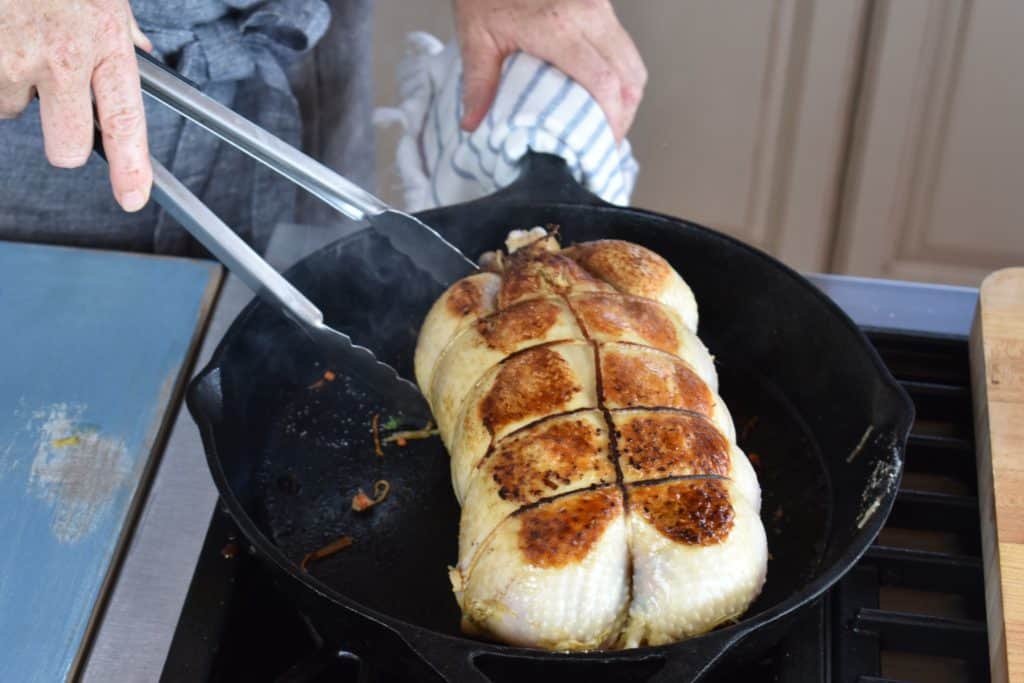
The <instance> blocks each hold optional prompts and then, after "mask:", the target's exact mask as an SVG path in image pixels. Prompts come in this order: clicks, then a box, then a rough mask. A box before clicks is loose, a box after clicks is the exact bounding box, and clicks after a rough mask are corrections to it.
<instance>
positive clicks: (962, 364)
mask: <svg viewBox="0 0 1024 683" xmlns="http://www.w3.org/2000/svg"><path fill="white" fill-rule="evenodd" d="M869 337H870V338H871V340H872V342H873V343H874V344H875V347H876V348H877V349H878V351H879V353H881V355H882V357H883V359H884V360H885V362H886V364H887V365H888V366H889V369H890V370H891V371H892V373H893V375H895V376H896V378H897V379H898V380H900V382H901V383H902V384H903V386H904V387H905V388H906V389H907V391H908V392H909V393H910V395H911V397H912V398H913V400H914V404H915V406H916V408H917V420H916V422H915V424H914V428H913V431H912V432H911V436H910V441H909V444H908V447H907V452H906V467H905V474H904V478H903V483H902V486H901V488H900V491H899V494H898V496H897V498H896V504H895V507H894V508H893V512H892V515H891V517H890V518H889V521H888V524H887V525H886V527H885V528H884V529H883V530H882V533H881V535H880V536H879V539H878V541H877V542H876V543H875V544H874V545H873V546H872V547H871V548H870V549H869V550H868V552H867V553H866V555H865V556H864V558H863V559H862V560H861V561H860V562H859V563H858V564H857V565H856V566H855V567H854V568H853V570H851V571H850V573H849V574H848V575H847V576H846V578H844V579H843V581H841V582H840V583H839V584H838V586H836V587H835V588H834V589H833V590H832V591H831V592H830V593H829V594H828V595H826V596H825V597H824V598H822V599H821V600H819V601H818V602H817V603H815V604H814V605H813V606H812V607H810V608H809V609H808V610H807V611H806V612H805V613H804V615H803V616H802V617H801V618H800V619H799V621H798V622H797V623H796V624H795V626H794V628H793V629H792V631H791V632H790V634H789V635H788V636H787V637H786V639H785V640H783V641H782V642H781V643H779V645H778V646H777V647H775V648H774V649H773V650H772V651H771V653H770V654H769V655H768V656H767V657H765V658H763V659H762V660H760V661H758V662H755V663H754V664H751V665H748V666H745V667H743V668H742V669H739V670H735V669H734V670H728V669H724V670H721V671H718V672H716V673H715V674H713V675H712V676H711V677H710V679H708V683H721V682H724V681H747V682H750V683H760V682H762V681H764V682H768V681H771V682H772V683H807V682H819V681H820V682H822V683H825V682H827V683H899V682H910V681H922V682H924V681H927V682H928V683H944V682H946V681H950V682H952V681H957V682H960V681H972V682H974V681H988V680H989V669H988V638H987V634H986V628H985V600H984V584H983V580H984V576H983V569H982V564H981V540H980V530H979V517H978V502H977V474H976V470H975V457H974V435H973V429H972V424H973V418H972V412H971V392H970V368H969V363H968V356H967V343H966V341H964V340H962V339H947V338H937V337H921V336H910V335H901V334H891V333H869ZM243 547H244V543H243V541H242V540H241V539H240V538H239V537H238V532H237V530H236V529H235V528H234V526H233V524H232V522H231V521H230V519H229V518H228V517H227V515H226V514H224V513H223V512H222V511H221V510H219V509H218V510H217V512H216V513H215V514H214V518H213V520H212V522H211V525H210V529H209V532H208V533H207V537H206V541H205V543H204V546H203V549H202V552H201V554H200V557H199V562H198V565H197V567H196V572H195V575H194V577H193V580H192V585H191V588H190V590H189V593H188V596H187V598H186V601H185V605H184V608H183V610H182V615H181V619H180V621H179V623H178V627H177V630H176V632H175V636H174V641H173V642H172V644H171V649H170V652H169V654H168V658H167V663H166V665H165V667H164V672H163V680H165V681H175V682H176V681H211V682H212V681H239V680H244V681H280V682H282V683H284V682H288V683H291V682H295V683H298V682H303V683H319V682H320V681H335V682H340V681H359V682H360V683H362V681H366V680H368V677H367V676H366V672H365V670H364V669H363V668H362V667H361V665H360V660H359V657H358V651H360V650H362V648H360V647H354V648H353V650H356V653H355V654H352V653H348V652H342V653H339V652H338V650H337V649H336V648H333V647H330V646H328V645H327V644H325V643H323V642H321V640H320V638H319V637H318V636H317V634H316V631H315V629H313V628H312V626H311V625H310V624H308V623H307V622H306V620H305V619H304V618H303V616H302V615H301V614H299V613H298V612H297V611H296V610H295V609H294V608H293V607H291V606H290V605H289V603H288V602H287V601H285V600H284V599H283V598H281V597H279V596H278V593H277V592H276V590H274V588H273V587H272V586H271V585H270V582H269V578H268V577H267V576H266V574H265V573H264V572H263V570H262V569H261V567H260V566H259V564H258V562H257V561H256V560H254V559H253V558H250V557H249V556H248V554H247V553H245V552H244V550H243ZM370 648H372V644H368V645H367V651H368V649H370ZM364 654H365V651H364ZM725 666H728V662H726V663H725ZM418 671H419V670H418ZM522 673H523V672H521V671H508V672H505V676H504V677H503V676H502V672H493V671H488V674H489V675H491V676H492V677H493V678H494V680H495V682H496V683H503V682H504V681H506V680H507V681H513V680H518V679H521V676H522ZM530 677H531V678H533V679H537V676H536V675H534V674H531V676H530ZM560 679H561V680H563V681H564V680H565V677H564V676H561V675H560ZM408 680H416V681H419V680H423V675H422V673H421V672H418V673H416V674H412V673H410V675H409V677H408Z"/></svg>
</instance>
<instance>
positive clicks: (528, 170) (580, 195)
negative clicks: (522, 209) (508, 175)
mask: <svg viewBox="0 0 1024 683" xmlns="http://www.w3.org/2000/svg"><path fill="white" fill-rule="evenodd" d="M520 165H521V166H522V169H523V170H522V172H521V173H520V174H519V177H518V178H516V180H515V182H513V183H512V184H511V185H509V186H508V187H505V188H502V189H501V190H498V191H497V192H495V193H494V194H492V195H490V196H489V197H487V198H486V199H487V201H488V202H509V203H513V202H516V203H518V202H542V203H550V204H582V205H590V206H613V205H612V204H609V203H608V202H606V201H604V200H603V199H601V198H600V197H598V196H597V195H596V194H594V193H592V192H590V191H589V190H587V189H586V188H584V187H583V186H582V185H580V184H579V183H578V182H576V179H575V178H573V176H572V172H570V171H569V165H568V164H567V163H566V162H565V159H563V158H562V157H560V156H558V155H556V154H547V153H544V152H534V151H529V152H527V153H526V156H524V157H523V160H522V161H521V162H520Z"/></svg>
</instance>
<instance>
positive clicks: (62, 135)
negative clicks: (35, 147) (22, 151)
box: [39, 71, 94, 168]
mask: <svg viewBox="0 0 1024 683" xmlns="http://www.w3.org/2000/svg"><path fill="white" fill-rule="evenodd" d="M56 80H57V79H53V78H51V79H49V80H47V81H45V82H43V83H40V84H39V118H40V121H41V122H42V127H43V146H44V148H45V150H46V158H47V159H48V160H49V161H50V163H51V164H53V165H54V166H57V167H58V168H77V167H79V166H81V165H82V164H84V163H85V162H86V160H87V159H88V158H89V154H91V153H92V141H93V135H94V132H93V125H92V98H91V97H90V94H89V74H88V72H85V71H78V72H76V73H74V74H67V75H62V76H61V77H60V79H59V80H60V82H59V83H58V82H56Z"/></svg>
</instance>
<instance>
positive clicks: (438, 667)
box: [188, 154, 913, 681]
mask: <svg viewBox="0 0 1024 683" xmlns="http://www.w3.org/2000/svg"><path fill="white" fill-rule="evenodd" d="M420 217H421V218H422V219H423V220H424V221H426V222H427V223H428V224H429V225H431V226H433V227H434V228H436V229H437V230H439V231H440V232H441V233H442V234H443V235H445V236H446V237H447V238H448V239H449V240H450V241H452V242H453V243H454V244H456V245H457V246H458V247H460V248H461V249H462V250H463V251H464V252H465V253H466V254H469V255H471V256H476V255H479V254H480V253H481V252H483V251H486V250H490V249H495V248H497V247H499V246H500V245H501V244H502V243H503V240H504V237H505V235H506V233H507V232H508V230H510V229H512V228H528V227H531V226H535V225H546V224H551V223H553V224H557V225H558V226H559V227H560V230H561V236H562V241H563V243H565V244H568V243H572V242H579V241H585V240H592V239H597V238H619V239H625V240H630V241H633V242H637V243H639V244H642V245H645V246H647V247H649V248H651V249H653V250H654V251H656V252H658V253H659V254H661V255H662V256H664V257H665V258H666V259H668V260H669V262H671V263H672V265H673V266H674V267H675V268H676V269H677V270H678V271H679V273H680V274H681V275H682V276H683V277H684V278H685V280H686V281H687V282H688V283H689V285H690V286H691V287H692V289H693V291H694V294H695V295H696V297H697V301H698V304H699V309H700V329H699V333H700V335H701V337H702V339H703V340H704V342H705V343H706V344H707V346H708V347H709V348H710V350H711V351H712V353H713V354H714V355H715V357H716V360H717V363H718V366H719V373H720V377H721V393H722V395H723V397H724V399H725V401H726V403H727V404H728V405H729V406H730V408H731V410H732V412H733V414H734V418H735V421H736V425H737V431H738V433H739V434H740V435H741V436H740V442H741V446H743V447H744V449H746V450H747V452H748V453H754V454H756V458H755V460H756V461H757V462H758V463H759V465H758V474H759V478H760V481H761V486H762V489H763V495H764V504H763V507H762V518H763V520H764V523H765V527H766V530H767V532H768V538H769V550H770V553H771V559H770V561H769V564H768V580H767V583H766V584H765V587H764V590H763V592H762V594H761V596H760V597H759V598H758V599H757V601H756V602H755V603H754V605H753V606H752V607H751V609H750V610H749V611H748V612H747V614H746V615H745V616H744V617H743V618H742V619H740V620H739V621H738V622H737V623H735V624H732V625H729V626H725V627H723V628H719V629H717V630H715V631H713V632H711V633H709V634H707V635H704V636H701V637H699V638H693V639H690V640H686V641H683V642H680V643H676V644H674V645H667V646H662V647H652V648H640V649H636V650H627V651H618V652H593V653H576V654H568V653H557V652H546V651H540V650H531V649H523V648H514V647H507V646H504V645H499V644H494V643H489V642H483V641H479V640H474V639H471V638H468V637H465V636H463V635H462V634H461V633H460V630H459V613H458V608H457V606H456V604H455V600H454V598H453V596H452V593H451V588H450V585H449V582H448V578H447V573H446V568H447V566H448V565H450V564H453V563H454V562H455V560H456V551H457V530H458V514H459V511H458V506H457V504H456V502H455V497H454V495H453V493H452V490H451V484H450V479H449V470H448V456H447V454H446V453H445V451H444V449H443V447H442V446H441V443H440V441H439V440H437V439H432V440H428V441H413V442H410V443H409V445H408V446H407V447H405V448H402V449H399V448H396V447H394V446H391V447H388V448H387V451H386V454H385V456H384V457H383V458H380V457H377V456H376V455H374V450H373V445H372V439H371V432H370V423H371V419H372V417H373V415H374V414H375V413H376V412H377V409H376V408H375V406H374V401H373V399H372V394H371V393H368V392H367V391H366V390H365V388H362V387H358V386H356V385H355V384H354V383H353V381H351V380H349V379H348V378H347V377H346V376H345V375H344V368H330V369H332V370H334V371H335V372H336V373H337V374H338V377H337V379H336V380H335V381H333V382H317V380H318V379H320V378H321V377H322V375H323V372H324V370H325V368H324V367H322V366H320V365H318V364H317V363H318V361H317V360H315V359H316V358H318V357H319V356H318V355H317V354H316V353H315V352H314V350H313V349H312V348H311V347H310V346H309V342H308V340H307V339H306V338H305V337H304V335H303V334H302V333H301V331H300V330H298V329H297V328H296V327H295V326H294V325H292V324H291V323H289V322H288V321H287V320H284V319H283V318H281V316H280V315H279V314H278V313H277V312H276V311H273V310H271V309H269V308H268V307H266V306H265V305H263V304H262V303H260V302H259V301H253V302H252V303H251V304H250V305H249V306H248V307H247V308H246V309H245V310H244V311H243V312H242V313H241V314H240V315H239V317H238V319H237V320H236V321H235V322H234V324H233V325H232V327H231V329H230V330H229V331H228V332H227V334H226V335H225V337H224V339H223V341H222V342H221V344H220V346H219V347H218V349H217V351H216V352H215V354H214V356H213V358H212V360H211V361H210V363H209V365H208V366H207V367H206V368H205V369H204V370H203V371H202V372H201V373H200V375H199V376H198V377H197V378H196V379H195V380H194V381H193V382H192V384H191V386H190V387H189V391H188V406H189V409H190V410H191V412H192V414H193V416H194V417H195V419H196V422H197V423H198V425H199V428H200V431H201V433H202V438H203V443H204V446H205V449H206V453H207V459H208V462H209V466H210V470H211V472H212V473H213V477H214V480H215V481H216V483H217V486H218V488H219V489H220V493H221V497H222V500H223V503H224V505H225V506H226V508H227V509H228V511H229V512H230V513H231V515H232V516H233V517H234V518H235V520H236V521H237V523H238V525H239V527H240V528H241V529H242V531H243V533H244V534H245V535H246V536H247V537H248V540H249V541H250V543H251V546H252V549H253V552H255V553H256V554H257V555H259V556H261V557H262V558H264V559H265V560H266V561H267V562H268V563H269V565H270V566H271V567H272V568H273V569H274V572H273V573H274V575H275V576H276V578H277V581H278V583H279V585H280V586H281V587H283V588H284V589H285V590H287V591H288V592H290V593H291V595H293V596H294V598H295V599H296V600H297V601H298V604H299V605H300V606H301V608H302V609H303V610H304V611H305V612H306V613H307V614H308V615H309V616H310V618H311V619H312V621H313V622H314V624H316V625H317V627H318V628H319V629H321V631H322V632H325V633H327V634H329V637H330V638H333V639H336V641H335V642H342V643H356V644H358V645H359V646H360V647H362V648H363V649H364V651H370V652H371V653H372V657H371V658H372V659H373V661H374V662H375V663H376V664H377V665H379V667H380V669H381V671H382V673H383V675H387V674H388V673H389V671H390V674H391V675H392V676H397V677H398V680H426V678H427V677H428V676H433V677H434V678H437V677H438V676H437V675H439V677H440V678H441V679H443V680H448V681H487V680H524V679H531V678H532V679H537V680H544V679H558V680H562V681H565V680H588V681H598V680H649V681H696V680H698V679H699V678H701V677H702V675H703V674H704V673H705V672H707V671H708V670H709V669H710V668H711V667H712V665H713V664H716V663H720V662H719V660H722V659H723V658H724V660H725V661H726V662H727V663H728V664H736V663H739V662H742V661H745V660H749V659H750V658H752V657H757V656H759V655H760V654H762V653H763V652H764V651H765V650H767V649H768V648H769V647H770V646H771V645H773V644H774V643H775V642H777V640H778V639H779V638H780V637H781V636H782V634H783V633H784V629H785V628H786V626H787V625H788V622H789V621H790V620H791V618H792V617H793V616H794V613H795V612H796V610H798V609H799V608H800V607H802V606H804V605H806V604H807V603H809V602H811V601H813V600H814V599H815V598H817V597H818V596H819V595H821V594H822V593H823V592H824V591H825V590H826V589H828V588H829V587H830V586H831V585H832V584H833V583H835V582H836V581H837V580H838V579H839V578H840V577H842V576H843V574H844V573H845V572H846V571H847V570H848V569H849V568H850V567H851V566H852V565H853V564H854V563H855V562H856V561H857V559H858V558H859V557H860V556H861V554H862V553H863V552H864V551H865V549H866V548H867V547H868V545H869V544H870V543H871V542H872V540H873V539H874V538H875V536H876V534H877V533H878V531H879V529H880V528H881V526H882V524H883V523H884V520H885V518H886V516H887V515H888V513H889V510H890V508H891V506H892V502H893V498H894V496H895V493H896V489H897V487H898V484H899V479H900V475H901V472H902V452H903V448H904V445H905V442H906V437H907V433H908V430H909V428H910V424H911V421H912V419H913V407H912V404H911V403H910V401H909V399H908V398H907V396H906V394H905V393H904V392H903V391H902V389H900V387H899V386H898V385H897V384H896V382H895V381H894V380H893V378H892V377H891V376H890V375H889V373H888V372H887V370H886V369H885V367H884V366H883V364H882V362H881V361H880V360H879V358H878V356H877V355H876V353H875V352H874V350H873V349H872V347H871V346H870V344H869V343H868V341H867V340H866V339H865V337H864V336H863V335H862V334H861V333H860V331H859V330H858V329H857V328H856V326H855V325H854V324H853V322H852V321H850V319H849V318H848V317H847V316H846V315H845V314H843V313H842V311H840V310H839V308H838V307H837V306H835V304H833V303H832V302H831V301H830V300H829V299H828V298H827V297H825V296H824V295H823V294H822V293H821V292H819V291H818V290H817V289H816V288H815V287H814V286H813V285H811V284H810V283H809V282H808V281H807V280H805V279H804V278H802V277H801V276H800V275H798V274H797V273H795V272H794V271H792V270H790V269H789V268H787V267H786V266H784V265H782V264H781V263H779V262H778V261H776V260H774V259H772V258H771V257H769V256H767V255H765V254H763V253H761V252H759V251H757V250H756V249H753V248H751V247H749V246H747V245H745V244H742V243H740V242H738V241H736V240H734V239H732V238H730V237H727V236H725V235H722V234H720V233H717V232H715V231H712V230H709V229H707V228H703V227H701V226H698V225H695V224H693V223H689V222H687V221H683V220H679V219H676V218H671V217H668V216H663V215H659V214H655V213H651V212H647V211H640V210H636V209H627V208H620V207H615V206H611V205H609V204H606V203H604V202H602V201H600V200H599V199H597V198H596V197H595V196H593V195H591V194H590V193H588V192H586V191H585V190H584V189H582V188H581V187H580V186H579V185H578V184H577V183H576V182H575V181H574V180H573V179H572V178H571V177H570V175H569V173H568V171H567V168H566V166H565V164H564V162H563V161H562V160H561V159H559V158H557V157H551V156H548V155H540V154H531V155H530V156H529V157H528V158H527V159H526V161H525V162H524V169H523V173H522V175H521V177H520V178H519V179H518V180H517V181H516V182H515V183H514V184H513V185H511V186H510V187H508V188H506V189H504V190H502V191H500V192H497V193H495V194H493V195H491V196H489V197H485V198H483V199H480V200H477V201H474V202H470V203H467V204H461V205H457V206H451V207H445V208H440V209H435V210H432V211H427V212H424V213H423V214H421V215H420ZM286 275H287V277H288V279H289V280H291V281H292V282H293V283H294V284H295V285H296V286H297V287H298V288H299V289H300V290H302V291H303V292H304V293H305V294H306V295H307V296H308V297H309V298H310V299H312V300H313V301H314V302H315V303H316V304H317V305H318V306H320V307H321V308H322V309H323V311H324V313H325V316H326V319H327V322H328V323H329V324H331V325H333V326H335V327H336V328H337V329H340V330H342V331H344V332H346V333H348V334H350V335H351V336H352V338H353V339H354V340H355V341H356V342H357V343H361V344H364V345H366V346H368V347H370V348H372V349H374V350H375V351H376V352H377V354H378V356H379V357H380V358H381V359H382V360H384V361H386V362H389V363H391V364H393V365H394V366H395V367H397V368H398V370H399V372H401V373H402V374H403V375H405V376H411V375H412V353H413V348H414V345H415V341H416V335H417V331H418V328H419V325H420V323H421V322H422V320H423V317H424V315H425V313H426V311H427V309H428V308H429V306H430V305H431V303H432V302H433V301H434V299H435V298H436V297H437V296H438V295H439V294H440V291H439V290H438V289H437V288H436V287H435V286H433V285H432V284H430V283H431V280H430V278H428V277H426V276H425V275H423V274H422V273H420V272H418V271H417V269H416V267H415V266H414V265H413V264H412V263H411V262H410V261H409V260H408V259H407V258H406V257H404V256H402V255H401V254H399V253H397V252H395V251H394V250H392V249H391V248H390V247H389V246H388V245H387V243H386V242H384V241H383V239H382V238H381V237H379V236H378V235H377V234H375V233H374V232H372V231H370V230H362V231H359V232H357V233H355V234H353V235H351V236H349V237H347V238H345V239H342V240H340V241H338V242H335V243H333V244H331V245H329V246H327V247H324V248H323V249H321V250H319V251H318V252H316V253H314V254H312V255H310V256H309V257H307V258H306V259H304V260H303V261H301V262H300V263H299V264H297V265H296V266H294V267H293V268H292V269H291V270H290V271H289V272H288V273H286ZM386 418H387V416H386V415H385V416H382V420H386ZM378 479H387V480H388V481H389V482H390V484H391V494H390V496H389V497H388V498H387V500H386V501H385V502H383V503H382V504H380V505H379V506H377V507H376V508H374V509H372V510H370V511H368V512H362V513H357V512H353V511H351V509H350V502H351V499H352V496H353V495H354V494H355V492H356V490H357V489H358V488H363V489H364V490H367V491H368V490H369V489H370V488H371V487H372V485H373V482H374V481H375V480H378ZM343 535H349V536H352V537H353V538H354V539H355V542H354V544H353V545H352V546H351V547H349V548H347V549H345V550H343V551H341V552H339V553H337V554H335V555H333V556H331V557H329V558H326V559H323V560H319V561H316V562H313V563H311V564H310V565H309V570H308V572H307V571H304V570H302V569H301V568H300V567H299V562H300V560H301V558H302V557H303V555H304V554H305V553H307V552H309V551H311V550H314V549H316V548H319V547H322V546H324V545H326V544H327V543H329V542H330V541H332V540H334V539H336V538H337V537H340V536H343ZM403 643H404V644H405V645H407V646H408V647H410V648H412V650H413V651H414V652H416V653H417V654H418V655H419V656H420V657H421V658H422V660H423V661H425V662H426V663H427V664H428V665H429V669H427V668H426V667H424V669H423V671H422V672H421V673H409V672H408V670H403V671H405V673H401V672H398V673H396V672H395V671H394V670H393V669H394V668H395V667H397V666H398V665H397V662H399V661H400V660H401V655H400V653H402V652H405V653H407V652H408V651H407V650H405V649H404V648H403ZM430 670H432V671H433V672H435V673H434V674H430V673H428V672H429V671H430ZM375 673H380V672H375ZM435 674H436V675H435ZM502 676H504V677H502Z"/></svg>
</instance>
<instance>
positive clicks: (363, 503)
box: [352, 479, 391, 512]
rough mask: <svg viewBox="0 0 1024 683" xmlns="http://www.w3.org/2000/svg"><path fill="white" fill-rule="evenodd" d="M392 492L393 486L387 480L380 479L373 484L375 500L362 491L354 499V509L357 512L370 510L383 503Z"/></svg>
mask: <svg viewBox="0 0 1024 683" xmlns="http://www.w3.org/2000/svg"><path fill="white" fill-rule="evenodd" d="M390 491H391V484H390V483H389V482H388V481H387V480H386V479H380V480H378V481H375V482H374V483H373V498H370V496H368V495H366V493H364V492H363V490H362V489H359V491H358V492H357V493H356V495H354V496H353V497H352V509H353V510H355V511H356V512H363V511H365V510H369V509H370V508H372V507H373V506H374V505H377V504H379V503H382V502H383V501H384V499H385V498H387V497H388V493H389V492H390Z"/></svg>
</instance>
